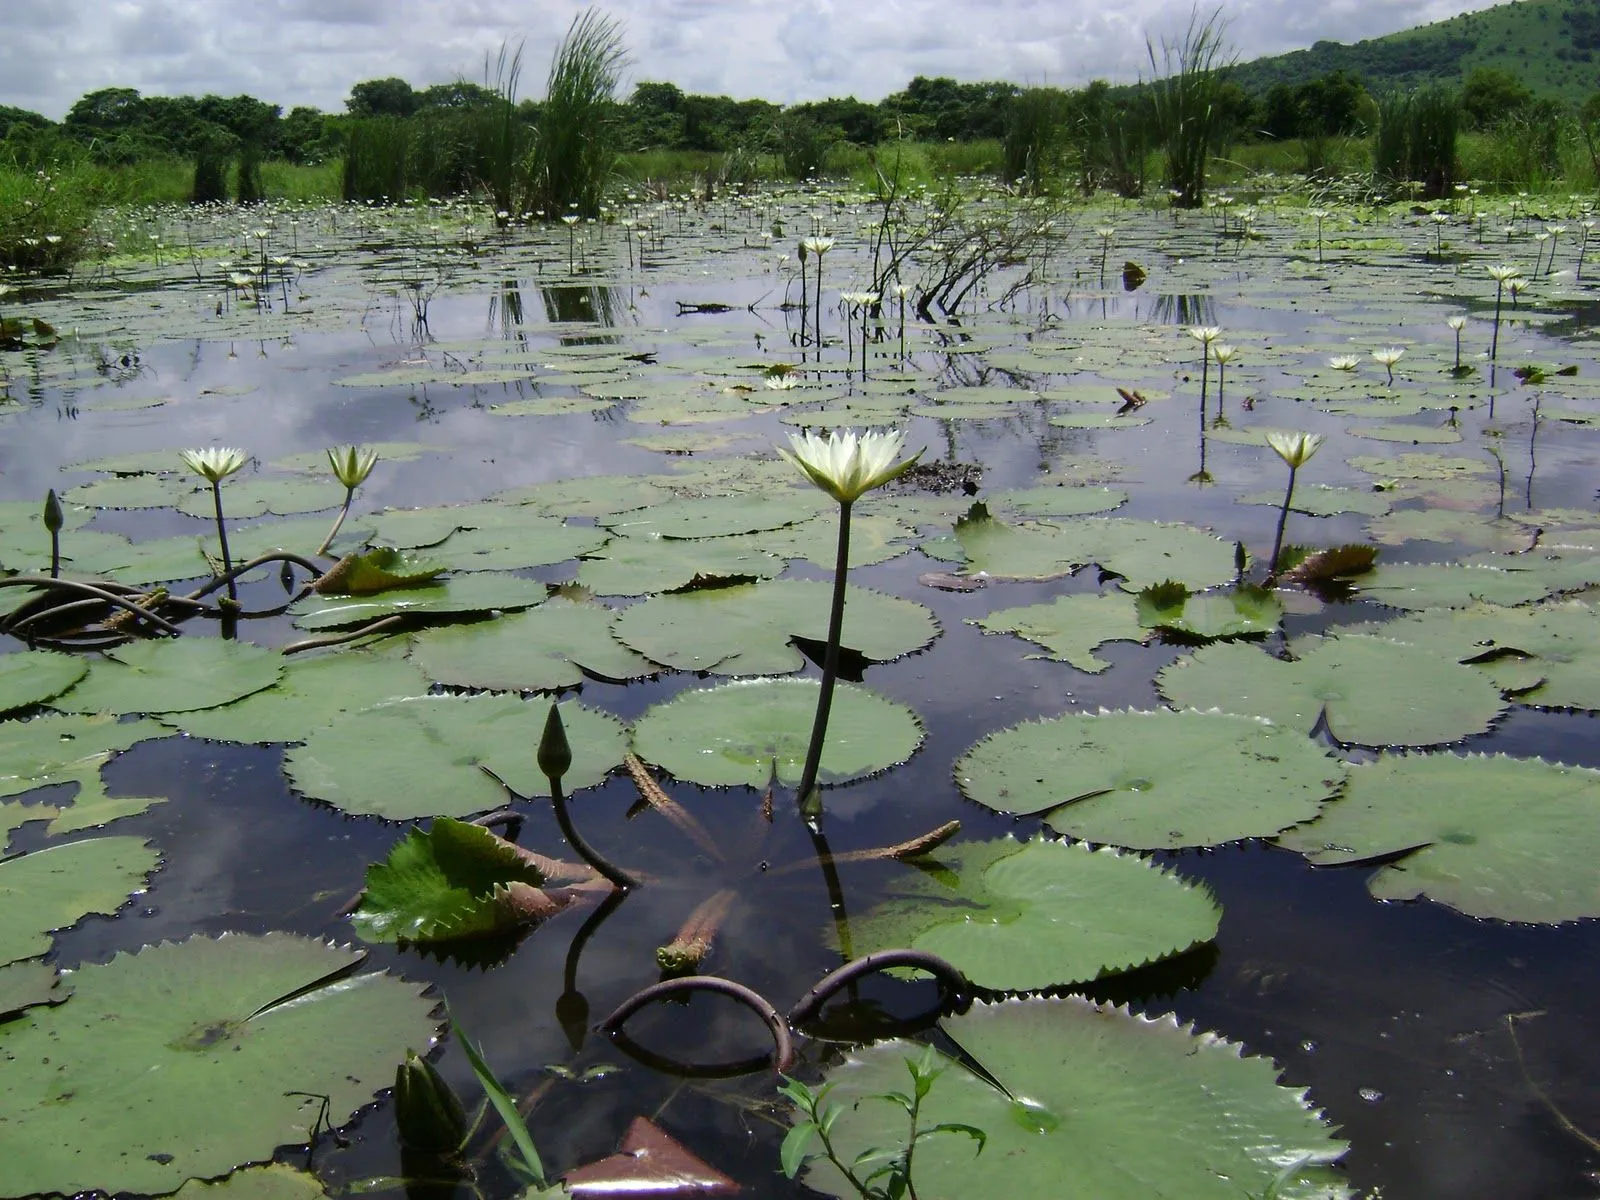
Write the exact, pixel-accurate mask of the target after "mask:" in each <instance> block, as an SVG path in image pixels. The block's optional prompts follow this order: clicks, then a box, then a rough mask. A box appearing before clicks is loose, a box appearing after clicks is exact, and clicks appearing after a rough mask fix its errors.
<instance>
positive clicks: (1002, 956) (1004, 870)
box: [851, 838, 1222, 991]
mask: <svg viewBox="0 0 1600 1200" xmlns="http://www.w3.org/2000/svg"><path fill="white" fill-rule="evenodd" d="M938 861H939V865H940V866H942V867H946V868H947V869H946V870H942V871H939V872H937V873H934V872H928V873H925V874H922V873H919V874H916V875H912V876H910V877H909V878H908V880H907V881H906V882H905V883H904V884H903V885H899V886H894V887H893V888H892V891H891V898H890V899H889V900H888V901H887V902H886V903H883V904H880V905H879V906H878V907H876V908H874V909H872V910H871V911H870V912H868V913H867V914H866V915H865V916H863V917H859V918H853V919H852V921H851V930H852V934H853V936H854V938H855V943H856V947H855V948H856V950H857V952H858V953H863V954H866V953H871V952H872V951H874V950H886V949H890V948H892V947H900V946H910V947H912V948H914V949H917V950H926V951H928V952H929V953H932V954H937V955H939V957H941V958H943V959H946V960H947V961H949V962H951V963H953V964H954V965H955V966H956V967H957V968H958V969H959V970H960V971H961V972H962V973H963V974H964V975H966V976H967V978H968V979H970V980H972V981H973V982H974V983H976V984H978V985H979V986H980V987H985V988H990V989H994V990H997V991H1038V990H1040V989H1043V988H1050V987H1064V986H1066V985H1067V984H1073V983H1085V982H1088V981H1090V980H1093V979H1099V978H1101V977H1102V976H1105V975H1112V974H1115V973H1117V972H1119V971H1127V970H1131V969H1133V968H1134V967H1139V966H1143V965H1144V964H1146V963H1151V962H1155V961H1156V960H1157V959H1161V958H1167V957H1170V956H1171V955H1174V954H1181V953H1182V952H1183V951H1185V950H1188V949H1190V948H1192V947H1194V946H1197V945H1199V944H1200V943H1202V942H1207V941H1210V940H1211V939H1212V938H1213V937H1215V936H1216V933H1217V925H1218V922H1219V921H1220V920H1221V917H1222V910H1221V909H1220V908H1219V907H1218V906H1217V903H1216V901H1215V899H1214V898H1213V897H1212V895H1211V893H1210V892H1209V891H1208V890H1207V889H1206V888H1205V887H1203V886H1200V885H1195V884H1190V883H1185V882H1184V881H1183V880H1182V879H1180V878H1179V877H1178V876H1177V875H1175V874H1172V873H1170V872H1168V871H1165V870H1163V869H1162V868H1160V867H1158V866H1156V865H1155V864H1153V863H1152V862H1150V861H1149V860H1148V859H1144V858H1140V857H1138V856H1136V855H1131V854H1124V853H1119V852H1118V851H1116V850H1113V849H1110V848H1104V849H1101V850H1091V849H1089V848H1088V847H1087V846H1085V845H1083V844H1082V843H1077V844H1073V843H1068V842H1059V841H1052V840H1047V839H1044V838H1034V839H1033V840H1032V841H1029V842H1017V841H1014V840H1012V839H1010V838H1002V839H1001V840H999V841H994V842H963V843H961V844H959V845H956V846H947V847H944V848H943V849H941V850H939V851H938Z"/></svg>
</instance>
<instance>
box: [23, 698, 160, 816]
mask: <svg viewBox="0 0 1600 1200" xmlns="http://www.w3.org/2000/svg"><path fill="white" fill-rule="evenodd" d="M0 731H3V733H0V796H17V795H21V794H22V793H23V792H30V791H32V790H33V789H34V788H41V787H46V786H48V785H51V784H62V783H76V784H77V785H78V792H77V798H78V800H79V801H80V802H87V801H90V800H97V799H104V798H105V786H104V784H103V783H102V782H101V780H100V768H101V767H102V766H104V765H105V764H106V763H107V762H109V761H110V760H111V758H112V756H113V755H115V754H117V753H119V752H121V751H123V750H126V749H127V748H128V747H129V746H132V745H133V744H134V743H135V742H142V741H144V740H146V739H147V738H162V737H167V736H168V734H169V732H170V731H169V730H166V729H163V728H162V727H161V726H160V725H157V724H156V723H155V722H154V721H121V722H119V721H117V720H116V719H115V718H113V717H109V716H92V717H83V716H61V715H46V716H40V717H34V718H33V719H32V720H30V721H7V722H5V723H4V724H0Z"/></svg>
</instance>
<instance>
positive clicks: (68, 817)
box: [46, 795, 167, 837]
mask: <svg viewBox="0 0 1600 1200" xmlns="http://www.w3.org/2000/svg"><path fill="white" fill-rule="evenodd" d="M166 802H167V798H166V797H165V796H99V797H96V798H94V799H90V800H85V799H84V798H83V797H82V796H81V795H80V796H79V797H78V798H77V799H76V800H74V801H73V802H72V804H71V806H70V807H68V808H65V809H62V810H61V811H59V812H58V813H57V814H56V817H55V819H54V820H52V821H51V822H50V826H49V828H48V829H47V830H46V832H47V833H49V835H50V836H51V837H60V836H62V835H63V834H67V833H79V832H81V831H82V830H85V829H98V828H99V827H100V826H102V825H109V824H111V822H113V821H120V820H122V818H123V817H136V816H138V815H139V814H140V813H146V812H149V811H150V810H151V809H152V808H154V807H155V806H156V805H158V804H165V803H166Z"/></svg>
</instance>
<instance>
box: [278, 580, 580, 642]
mask: <svg viewBox="0 0 1600 1200" xmlns="http://www.w3.org/2000/svg"><path fill="white" fill-rule="evenodd" d="M549 594H550V589H549V588H547V587H546V586H545V585H544V584H542V583H540V582H539V581H538V580H537V579H524V578H522V577H521V576H520V575H507V574H504V573H501V572H496V571H480V572H473V573H471V574H467V575H459V576H456V577H454V578H452V579H441V580H438V581H436V582H434V583H430V584H426V585H424V586H422V587H410V588H398V589H395V590H393V591H388V592H380V593H378V594H377V595H374V596H318V595H310V596H307V597H305V598H304V599H302V600H296V601H295V602H294V603H293V604H292V605H290V607H289V613H290V615H292V616H293V617H294V623H295V625H297V626H298V627H299V628H301V629H338V628H340V627H342V626H345V625H364V624H366V623H367V622H368V621H375V620H377V619H378V618H379V617H392V616H415V617H426V616H455V615H459V614H462V613H486V612H489V611H491V610H493V609H500V610H502V611H507V612H510V611H515V610H517V609H523V608H532V607H533V606H534V605H535V604H542V603H544V600H545V597H546V596H548V595H549Z"/></svg>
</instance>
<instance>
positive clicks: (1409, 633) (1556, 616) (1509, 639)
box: [1340, 600, 1600, 709]
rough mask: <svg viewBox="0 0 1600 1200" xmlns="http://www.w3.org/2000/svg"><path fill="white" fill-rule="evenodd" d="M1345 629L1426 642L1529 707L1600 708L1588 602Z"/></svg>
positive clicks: (1480, 610)
mask: <svg viewBox="0 0 1600 1200" xmlns="http://www.w3.org/2000/svg"><path fill="white" fill-rule="evenodd" d="M1340 632H1341V634H1343V633H1373V634H1376V635H1377V636H1379V637H1388V638H1393V639H1394V640H1396V641H1400V642H1410V643H1412V644H1413V645H1418V646H1426V647H1428V648H1429V649H1431V650H1433V651H1435V652H1437V653H1439V654H1442V655H1445V656H1446V657H1449V658H1452V659H1454V660H1455V661H1457V662H1461V663H1469V664H1471V665H1472V666H1474V667H1476V668H1477V669H1478V670H1480V671H1482V672H1483V673H1484V674H1485V675H1487V676H1488V677H1489V678H1490V679H1492V680H1493V681H1494V682H1495V685H1496V686H1497V687H1499V688H1501V689H1502V690H1505V691H1515V692H1518V693H1521V694H1520V695H1518V696H1517V699H1518V700H1520V701H1521V702H1523V703H1525V704H1538V705H1545V706H1548V707H1551V708H1585V709H1600V610H1597V609H1595V608H1594V607H1593V606H1591V605H1588V604H1584V603H1583V602H1581V601H1577V600H1569V601H1566V602H1564V603H1554V602H1552V603H1545V604H1538V605H1532V606H1529V607H1526V608H1502V607H1501V606H1499V605H1496V604H1474V605H1472V606H1471V607H1469V608H1461V609H1453V610H1448V611H1445V610H1438V609H1435V610H1430V611H1428V612H1420V613H1412V614H1411V615H1409V616H1406V617H1402V618H1401V619H1400V620H1398V621H1390V622H1387V623H1385V624H1382V625H1363V626H1359V627H1357V628H1355V629H1348V628H1347V629H1344V630H1341V631H1340ZM1530 689H1531V690H1530Z"/></svg>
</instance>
